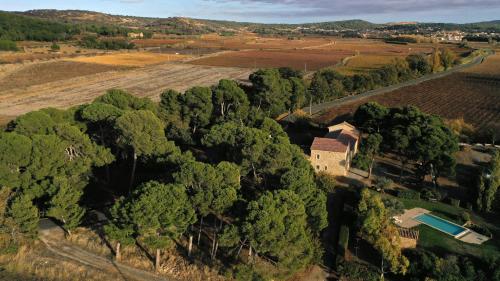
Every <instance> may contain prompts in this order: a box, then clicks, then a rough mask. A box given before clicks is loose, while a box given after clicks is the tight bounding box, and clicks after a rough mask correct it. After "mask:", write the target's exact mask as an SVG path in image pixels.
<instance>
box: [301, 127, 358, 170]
mask: <svg viewBox="0 0 500 281" xmlns="http://www.w3.org/2000/svg"><path fill="white" fill-rule="evenodd" d="M359 139H360V132H359V131H358V130H357V129H356V127H354V126H353V125H351V124H349V123H347V122H343V123H340V124H337V125H334V126H331V127H328V133H327V134H326V135H325V136H324V137H323V138H314V141H313V143H312V145H311V158H310V161H311V164H312V166H313V167H314V170H315V171H316V172H325V173H328V174H330V175H333V176H345V175H347V172H348V171H349V168H350V166H351V161H352V158H353V157H354V155H355V154H356V153H357V152H358V145H359Z"/></svg>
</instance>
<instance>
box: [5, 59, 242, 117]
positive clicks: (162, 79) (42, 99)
mask: <svg viewBox="0 0 500 281" xmlns="http://www.w3.org/2000/svg"><path fill="white" fill-rule="evenodd" d="M60 63H66V64H67V63H71V64H83V63H76V62H57V61H54V62H48V63H47V65H45V66H43V67H46V68H48V69H47V70H46V72H47V73H50V72H51V71H53V70H51V69H50V68H51V67H52V68H57V67H58V66H60V65H59V64H60ZM85 65H87V64H85ZM88 65H89V67H90V68H96V69H97V68H99V67H108V68H109V67H111V69H110V70H109V71H105V72H99V73H93V74H89V75H85V76H79V75H78V74H79V73H77V72H78V69H80V68H74V67H70V68H73V69H74V70H75V71H74V75H73V76H72V77H70V76H68V77H67V78H65V79H58V80H57V81H52V82H45V81H43V79H42V81H39V82H40V83H37V84H33V83H31V82H30V81H28V80H26V79H24V80H23V79H19V80H18V81H19V84H18V85H17V86H16V87H15V88H10V89H8V90H6V89H3V88H0V120H2V119H3V120H8V119H9V118H12V117H14V116H18V115H20V114H23V113H26V112H29V111H32V110H37V109H40V108H44V107H56V108H67V107H71V106H74V105H78V104H82V103H86V102H90V101H92V100H93V99H94V98H96V97H97V96H100V95H102V94H104V93H105V91H106V90H108V89H112V88H120V89H125V90H128V91H130V92H131V93H133V94H135V95H137V96H140V97H150V98H152V99H154V100H158V97H159V95H160V93H161V92H162V91H163V90H165V89H167V88H171V89H175V90H178V91H184V90H186V89H187V88H190V87H193V86H202V85H205V86H210V85H213V84H215V83H217V82H218V81H219V80H220V79H223V78H227V79H237V80H238V79H239V80H245V79H248V75H249V74H250V72H251V70H249V69H242V68H231V67H210V66H196V65H187V64H180V63H174V62H171V63H163V64H159V65H150V66H145V67H142V68H133V69H129V70H124V69H123V67H118V68H117V67H116V66H105V65H99V64H88ZM37 67H38V66H37ZM62 72H64V71H62ZM17 75H23V70H22V68H21V69H19V70H18V74H17ZM59 78H61V76H59ZM9 79H14V78H9ZM16 79H18V78H16ZM6 80H8V79H7V78H6V77H4V78H1V77H0V85H1V84H2V83H4V84H8V83H9V82H8V81H6Z"/></svg>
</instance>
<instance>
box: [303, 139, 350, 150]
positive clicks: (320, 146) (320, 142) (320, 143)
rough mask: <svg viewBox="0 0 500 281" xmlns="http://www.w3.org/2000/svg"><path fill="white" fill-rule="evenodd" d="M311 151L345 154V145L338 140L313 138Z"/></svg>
mask: <svg viewBox="0 0 500 281" xmlns="http://www.w3.org/2000/svg"><path fill="white" fill-rule="evenodd" d="M311 150H321V151H332V152H346V151H347V145H346V144H344V143H342V142H341V141H339V140H336V139H331V138H314V141H313V143H312V145H311Z"/></svg>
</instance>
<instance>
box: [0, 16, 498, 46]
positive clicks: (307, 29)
mask: <svg viewBox="0 0 500 281" xmlns="http://www.w3.org/2000/svg"><path fill="white" fill-rule="evenodd" d="M8 15H10V16H11V18H12V19H16V20H15V22H18V23H19V22H23V21H26V23H28V25H27V26H32V27H36V26H38V25H39V23H40V21H41V20H43V23H45V24H44V25H47V26H50V29H54V30H57V31H55V33H57V34H53V35H54V36H55V38H60V37H61V35H64V34H69V35H71V34H73V33H77V32H82V31H83V32H94V33H97V34H99V35H104V36H106V35H110V36H115V35H126V33H127V32H129V31H130V30H132V29H134V30H137V29H138V30H141V31H144V32H149V33H151V32H159V33H164V34H179V35H195V34H206V33H213V32H216V33H225V32H230V33H234V32H240V31H252V32H256V33H259V34H263V35H266V34H268V35H275V34H277V35H299V36H300V35H303V34H326V35H342V36H359V34H360V33H361V32H364V31H367V30H378V31H383V30H392V31H395V32H398V33H399V32H400V33H410V34H411V33H415V32H419V33H421V32H422V31H427V32H429V31H433V30H434V31H435V30H462V31H465V32H500V20H495V21H486V22H477V23H468V24H454V23H418V22H398V23H386V24H376V23H371V22H368V21H364V20H359V19H354V20H344V21H329V22H318V23H303V24H262V23H250V22H235V21H222V20H207V19H193V18H185V17H169V18H153V17H134V16H122V15H110V14H105V13H99V12H93V11H82V10H30V11H26V12H15V13H7V12H2V14H1V15H0V16H1V17H0V37H1V36H2V32H3V34H6V33H9V28H12V24H10V23H9V22H8V20H5V19H6V17H8ZM15 16H17V17H15ZM19 17H22V18H19ZM2 18H3V21H2ZM28 18H29V19H32V21H29V20H27V19H28ZM37 29H38V27H36V28H35V29H34V30H35V31H36V30H37ZM40 29H42V30H43V29H44V27H40ZM2 30H3V31H2ZM61 30H62V31H61ZM64 30H66V31H64ZM11 33H12V32H11ZM21 33H22V34H24V33H26V32H24V33H23V32H21ZM8 37H9V38H14V37H16V36H13V35H12V34H11V35H9V36H8ZM24 37H26V36H17V37H16V38H24ZM21 40H23V39H21ZM51 40H53V39H51Z"/></svg>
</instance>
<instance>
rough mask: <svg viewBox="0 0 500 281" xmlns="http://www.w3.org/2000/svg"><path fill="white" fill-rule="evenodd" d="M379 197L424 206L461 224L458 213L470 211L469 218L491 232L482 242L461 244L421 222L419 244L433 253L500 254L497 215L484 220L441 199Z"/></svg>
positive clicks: (419, 206)
mask: <svg viewBox="0 0 500 281" xmlns="http://www.w3.org/2000/svg"><path fill="white" fill-rule="evenodd" d="M382 196H384V197H391V198H395V199H397V200H399V201H401V203H403V205H404V207H405V209H412V208H424V209H427V210H429V211H431V214H434V215H436V216H439V217H441V218H444V219H447V220H450V221H451V222H454V223H457V224H459V225H461V223H460V222H459V217H460V214H461V213H462V212H464V211H466V212H469V213H470V214H471V219H472V221H473V222H474V223H476V224H479V225H482V226H485V227H487V228H488V229H489V230H490V231H491V232H492V233H493V239H491V240H489V241H487V242H485V243H483V244H481V245H474V244H468V243H464V242H462V241H460V240H457V239H455V238H454V237H453V236H450V235H448V234H445V233H443V232H440V231H438V230H436V229H433V228H431V227H429V226H427V225H424V224H421V225H419V226H418V229H419V231H420V236H419V239H418V247H421V248H424V249H427V250H430V251H433V252H436V253H442V254H453V253H455V254H460V255H470V256H474V257H478V258H482V257H485V256H490V255H500V240H499V238H500V218H496V219H495V218H489V219H486V218H484V217H482V216H479V215H478V214H476V213H474V212H471V211H469V210H467V209H464V208H457V207H454V206H452V205H449V204H446V203H442V202H430V201H425V200H412V199H404V198H397V197H393V196H391V195H388V194H383V195H382Z"/></svg>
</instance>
